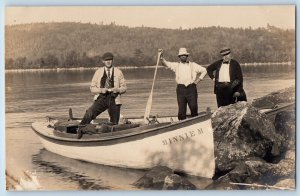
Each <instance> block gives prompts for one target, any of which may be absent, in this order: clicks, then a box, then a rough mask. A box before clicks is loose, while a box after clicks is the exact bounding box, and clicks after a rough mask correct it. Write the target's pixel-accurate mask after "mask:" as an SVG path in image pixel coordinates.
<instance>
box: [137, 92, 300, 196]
mask: <svg viewBox="0 0 300 196" xmlns="http://www.w3.org/2000/svg"><path fill="white" fill-rule="evenodd" d="M289 103H295V87H290V88H287V89H283V90H280V91H276V92H273V93H271V94H268V95H266V96H264V97H261V98H259V99H256V100H254V101H252V102H249V103H246V102H238V103H236V104H233V105H229V106H226V107H221V108H219V109H218V110H216V111H215V112H214V113H213V115H212V126H213V130H214V145H215V160H216V169H215V175H214V177H213V182H212V183H211V184H209V185H208V186H206V187H205V188H204V189H205V190H278V189H279V190H294V189H295V172H296V167H295V147H296V145H295V140H296V138H295V123H296V118H295V108H294V107H292V109H289V110H284V111H280V112H278V113H277V114H276V116H275V120H274V119H273V118H270V117H269V116H267V115H266V114H265V113H262V112H261V111H262V110H263V109H266V108H268V109H275V108H277V107H280V106H281V105H284V104H289ZM134 185H136V186H137V187H139V188H143V189H155V190H197V189H198V188H197V187H196V186H195V185H193V184H192V183H191V182H189V181H188V180H187V179H186V178H185V176H183V175H180V174H176V173H174V171H172V170H171V169H169V168H166V167H162V166H157V167H155V168H153V169H152V170H150V171H149V172H147V173H146V174H145V175H144V176H143V177H142V178H141V179H139V180H138V181H137V182H135V184H134Z"/></svg>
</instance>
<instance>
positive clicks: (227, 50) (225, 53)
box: [220, 48, 231, 56]
mask: <svg viewBox="0 0 300 196" xmlns="http://www.w3.org/2000/svg"><path fill="white" fill-rule="evenodd" d="M230 52H231V50H230V48H223V49H222V50H221V51H220V54H221V55H222V56H225V55H227V54H230Z"/></svg>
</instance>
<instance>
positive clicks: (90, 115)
mask: <svg viewBox="0 0 300 196" xmlns="http://www.w3.org/2000/svg"><path fill="white" fill-rule="evenodd" d="M105 110H108V114H109V117H110V122H111V123H113V124H118V123H119V119H120V111H121V104H119V105H116V102H115V96H114V94H112V93H109V94H106V95H103V94H100V95H99V97H98V99H97V100H95V101H94V103H93V105H92V106H91V107H90V108H89V109H88V110H87V111H86V112H85V115H84V117H83V119H82V120H81V122H80V124H81V125H85V124H89V123H90V122H91V121H92V120H94V119H95V118H96V117H97V116H98V115H99V114H101V113H102V112H104V111H105Z"/></svg>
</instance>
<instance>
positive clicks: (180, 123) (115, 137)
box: [31, 114, 211, 143]
mask: <svg viewBox="0 0 300 196" xmlns="http://www.w3.org/2000/svg"><path fill="white" fill-rule="evenodd" d="M210 118H211V115H210V114H203V115H200V116H196V117H192V118H188V119H185V120H183V121H178V122H175V123H171V124H167V125H164V126H161V127H154V128H150V129H145V130H142V131H141V130H140V129H139V128H140V127H135V128H132V129H127V130H124V131H118V132H112V133H115V135H108V136H100V135H101V134H97V135H98V136H99V137H98V138H81V139H75V138H63V137H59V136H55V135H47V134H46V133H47V132H45V131H39V130H37V129H36V128H35V127H34V126H33V124H34V123H33V124H32V125H31V128H32V129H33V130H34V132H36V133H37V134H38V135H40V136H42V137H43V138H46V139H48V140H49V139H51V140H55V141H61V142H76V143H79V142H80V143H81V142H82V143H83V142H101V141H103V142H104V141H110V140H118V139H124V138H128V137H132V136H138V135H142V134H147V133H151V132H155V131H160V130H162V129H168V128H171V127H176V126H180V128H181V126H183V125H184V124H189V123H191V122H193V121H197V120H198V121H199V122H198V121H197V122H196V123H201V122H204V121H206V120H208V119H210ZM169 131H172V130H169ZM169 131H166V132H169ZM162 133H165V132H162ZM158 134H160V133H158Z"/></svg>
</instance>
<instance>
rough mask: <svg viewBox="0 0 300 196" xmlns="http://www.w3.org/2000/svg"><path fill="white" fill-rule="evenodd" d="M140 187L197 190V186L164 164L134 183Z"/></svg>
mask: <svg viewBox="0 0 300 196" xmlns="http://www.w3.org/2000/svg"><path fill="white" fill-rule="evenodd" d="M133 185H134V186H137V187H138V188H143V189H154V190H195V189H196V186H195V185H193V184H192V183H191V182H189V181H188V180H186V179H185V178H183V177H181V176H179V175H177V174H174V173H173V171H172V170H171V169H170V168H168V167H164V166H156V167H154V168H152V169H151V170H150V171H148V172H146V174H145V175H144V176H143V177H141V178H140V179H139V180H138V181H137V182H135V183H134V184H133Z"/></svg>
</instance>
